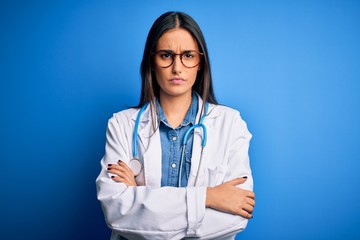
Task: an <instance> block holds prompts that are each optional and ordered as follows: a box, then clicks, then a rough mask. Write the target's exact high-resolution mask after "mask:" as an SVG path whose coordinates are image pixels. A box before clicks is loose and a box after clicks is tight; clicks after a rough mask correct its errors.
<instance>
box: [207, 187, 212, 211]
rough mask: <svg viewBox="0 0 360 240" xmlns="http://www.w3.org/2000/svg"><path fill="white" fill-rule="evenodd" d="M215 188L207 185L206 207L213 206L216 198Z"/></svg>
mask: <svg viewBox="0 0 360 240" xmlns="http://www.w3.org/2000/svg"><path fill="white" fill-rule="evenodd" d="M213 193H214V188H213V187H207V188H206V199H205V207H207V208H211V207H212V206H213V199H214V197H213V196H214V195H213Z"/></svg>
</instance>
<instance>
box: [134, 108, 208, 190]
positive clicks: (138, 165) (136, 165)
mask: <svg viewBox="0 0 360 240" xmlns="http://www.w3.org/2000/svg"><path fill="white" fill-rule="evenodd" d="M148 105H149V103H146V104H145V105H144V106H142V108H141V109H140V111H139V113H138V115H137V117H136V121H135V127H134V133H133V158H132V159H131V160H130V162H129V167H130V168H131V170H132V172H133V174H134V176H135V177H136V176H138V175H139V174H140V172H141V170H142V168H143V164H142V163H141V161H140V159H139V155H138V150H137V138H138V136H139V132H138V129H139V124H140V118H141V115H142V114H143V112H144V111H145V109H146V108H147V106H148ZM208 108H209V104H208V102H206V103H205V111H204V114H203V115H202V116H201V118H200V121H199V123H197V124H195V125H193V126H191V128H189V129H188V130H187V131H186V133H185V135H184V139H183V141H182V146H181V157H180V164H179V165H180V166H179V181H178V187H181V176H182V166H183V162H184V156H185V148H186V143H187V140H188V138H189V136H190V134H191V132H192V131H193V130H194V129H195V128H201V129H202V132H203V137H202V141H201V154H200V161H199V167H198V170H197V174H196V179H195V185H196V182H197V179H198V176H199V171H200V168H201V162H202V157H203V152H204V148H205V146H206V140H207V131H206V127H205V125H204V123H203V122H204V119H205V117H206V115H207V112H208Z"/></svg>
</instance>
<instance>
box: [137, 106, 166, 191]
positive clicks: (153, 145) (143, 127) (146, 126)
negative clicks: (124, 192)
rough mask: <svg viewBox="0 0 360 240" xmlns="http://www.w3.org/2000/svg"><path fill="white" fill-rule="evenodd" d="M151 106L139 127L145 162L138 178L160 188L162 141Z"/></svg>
mask: <svg viewBox="0 0 360 240" xmlns="http://www.w3.org/2000/svg"><path fill="white" fill-rule="evenodd" d="M149 106H150V105H149ZM149 106H148V107H147V108H146V110H145V111H144V112H143V114H142V116H141V118H140V124H139V129H138V141H137V143H138V147H139V158H140V161H141V162H142V163H143V170H142V172H141V173H140V175H139V176H138V178H140V179H139V180H140V181H141V180H142V181H144V183H145V185H146V186H148V187H152V188H158V187H160V186H161V142H160V133H159V128H156V131H155V133H154V129H153V124H152V120H151V115H150V107H149Z"/></svg>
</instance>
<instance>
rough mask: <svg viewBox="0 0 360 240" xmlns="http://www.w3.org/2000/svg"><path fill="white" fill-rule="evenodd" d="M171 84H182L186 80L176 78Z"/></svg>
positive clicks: (171, 80)
mask: <svg viewBox="0 0 360 240" xmlns="http://www.w3.org/2000/svg"><path fill="white" fill-rule="evenodd" d="M170 82H171V83H173V84H181V83H183V82H185V80H184V79H183V78H180V77H176V78H172V79H170Z"/></svg>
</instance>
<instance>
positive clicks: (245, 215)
mask: <svg viewBox="0 0 360 240" xmlns="http://www.w3.org/2000/svg"><path fill="white" fill-rule="evenodd" d="M239 215H240V216H241V217H243V218H247V219H251V218H253V215H252V214H251V213H249V212H248V211H246V210H244V209H242V210H241V211H240V213H239Z"/></svg>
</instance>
